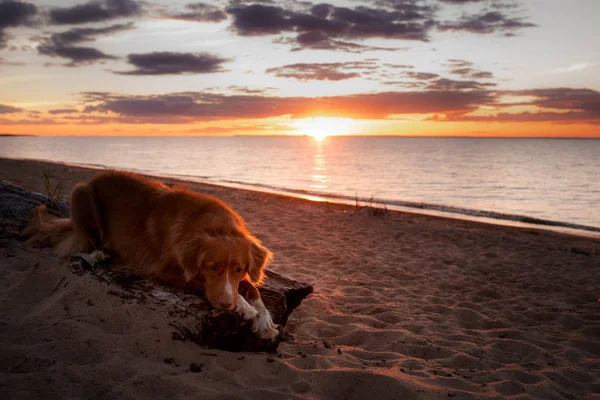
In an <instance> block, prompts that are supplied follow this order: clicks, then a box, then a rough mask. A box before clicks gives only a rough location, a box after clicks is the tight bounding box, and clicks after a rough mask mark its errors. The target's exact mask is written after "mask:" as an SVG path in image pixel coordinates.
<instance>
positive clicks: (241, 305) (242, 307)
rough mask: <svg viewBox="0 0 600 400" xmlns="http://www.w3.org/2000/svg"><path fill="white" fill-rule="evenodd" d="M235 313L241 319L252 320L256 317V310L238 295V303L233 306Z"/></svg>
mask: <svg viewBox="0 0 600 400" xmlns="http://www.w3.org/2000/svg"><path fill="white" fill-rule="evenodd" d="M235 312H236V313H238V314H239V316H240V317H242V318H243V319H253V318H256V316H257V315H258V310H257V309H256V308H254V307H253V306H251V305H250V304H248V302H247V301H246V299H245V298H244V297H242V295H239V297H238V302H237V305H236V306H235Z"/></svg>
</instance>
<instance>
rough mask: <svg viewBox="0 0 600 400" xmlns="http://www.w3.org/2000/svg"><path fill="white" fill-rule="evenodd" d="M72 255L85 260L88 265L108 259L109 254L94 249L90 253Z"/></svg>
mask: <svg viewBox="0 0 600 400" xmlns="http://www.w3.org/2000/svg"><path fill="white" fill-rule="evenodd" d="M73 257H79V258H81V259H83V260H85V262H86V263H88V264H89V265H92V266H94V265H96V264H97V263H98V262H99V261H104V260H108V258H109V256H108V254H106V253H105V252H104V251H102V250H94V251H92V252H91V253H90V254H87V253H75V254H73Z"/></svg>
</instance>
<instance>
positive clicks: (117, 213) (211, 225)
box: [24, 171, 279, 339]
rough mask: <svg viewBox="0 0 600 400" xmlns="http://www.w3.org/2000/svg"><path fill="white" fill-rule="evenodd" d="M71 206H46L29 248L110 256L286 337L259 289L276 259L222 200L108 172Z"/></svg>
mask: <svg viewBox="0 0 600 400" xmlns="http://www.w3.org/2000/svg"><path fill="white" fill-rule="evenodd" d="M70 206H71V216H70V218H56V217H53V216H50V215H49V214H48V212H47V210H46V208H45V206H40V207H38V208H37V209H36V212H35V214H34V217H33V219H32V221H31V223H30V224H29V226H28V227H27V228H26V229H25V231H24V235H26V236H29V239H28V241H27V242H28V244H50V245H52V246H53V247H54V250H55V252H56V254H57V255H59V256H61V257H68V256H72V255H73V254H75V253H89V254H90V256H91V258H92V259H93V260H98V259H103V258H106V257H110V258H111V259H114V260H115V261H117V262H118V263H119V264H122V265H124V266H127V267H128V268H131V269H133V270H135V271H137V272H139V273H140V274H141V275H143V276H145V277H153V278H157V279H158V280H161V281H163V282H166V283H168V284H171V285H173V286H177V287H184V288H192V289H193V288H194V287H196V288H198V287H201V288H202V287H203V288H204V290H205V293H206V298H207V300H208V301H209V303H210V304H211V305H212V306H213V307H215V308H219V309H223V310H230V311H235V312H237V313H238V314H239V315H240V316H241V317H242V318H244V319H248V320H252V331H254V332H256V333H257V334H258V336H259V337H260V338H262V339H274V338H275V337H276V336H277V335H278V334H279V331H278V329H277V328H278V326H277V325H276V324H275V323H273V320H272V318H271V315H270V314H269V311H268V310H267V308H266V307H265V305H264V303H263V301H262V299H261V298H260V294H259V292H258V289H257V285H260V284H261V283H262V281H263V278H264V269H265V267H266V266H267V265H268V264H269V263H270V262H271V260H272V258H273V253H272V252H271V251H269V250H268V249H267V248H266V247H264V246H263V245H262V243H261V242H260V241H259V240H258V239H257V238H256V237H254V236H252V235H251V234H250V233H249V232H248V230H247V228H246V224H245V222H244V220H243V219H242V217H240V216H239V215H238V214H237V213H236V212H235V211H233V210H232V209H231V208H230V207H229V206H228V205H226V204H225V203H224V202H222V201H221V200H219V199H217V198H215V197H212V196H208V195H204V194H200V193H196V192H193V191H191V190H189V189H188V188H185V187H174V188H171V187H168V186H166V185H164V184H162V183H161V182H158V181H156V180H151V179H148V178H145V177H142V176H140V175H137V174H133V173H129V172H121V171H106V172H102V173H100V174H98V175H96V176H95V177H93V178H92V179H91V180H90V181H88V182H86V183H81V184H79V185H77V186H76V187H75V188H74V189H73V192H72V193H71V198H70ZM240 293H241V294H240ZM242 294H243V295H242Z"/></svg>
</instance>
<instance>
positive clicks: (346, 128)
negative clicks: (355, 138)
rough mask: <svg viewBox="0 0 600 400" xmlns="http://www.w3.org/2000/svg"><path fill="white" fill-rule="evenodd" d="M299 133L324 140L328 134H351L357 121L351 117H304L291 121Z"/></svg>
mask: <svg viewBox="0 0 600 400" xmlns="http://www.w3.org/2000/svg"><path fill="white" fill-rule="evenodd" d="M291 126H292V127H294V128H295V129H296V130H297V132H298V134H300V135H306V136H312V137H313V138H315V139H317V140H323V139H325V138H326V137H327V136H339V135H349V134H351V133H352V128H353V126H355V123H354V121H353V120H352V119H350V118H328V117H317V118H304V119H298V120H295V121H293V122H292V123H291Z"/></svg>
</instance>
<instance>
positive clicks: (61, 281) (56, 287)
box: [54, 276, 65, 292]
mask: <svg viewBox="0 0 600 400" xmlns="http://www.w3.org/2000/svg"><path fill="white" fill-rule="evenodd" d="M64 280H65V277H64V276H63V277H62V279H61V280H60V282H58V284H57V285H56V286H55V287H54V291H55V292H56V291H57V290H58V287H59V286H60V284H61V283H63V281H64Z"/></svg>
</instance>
